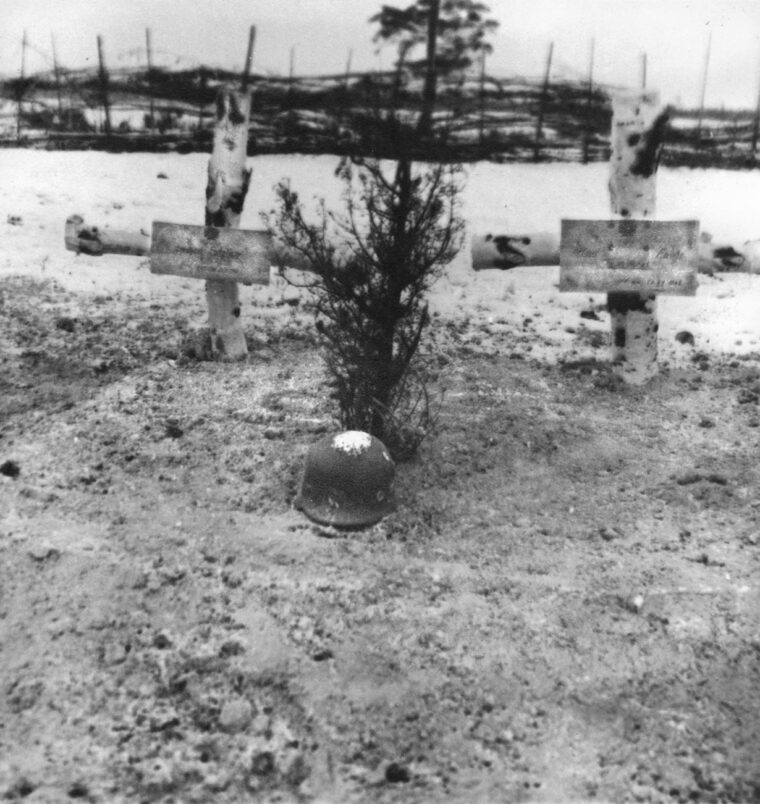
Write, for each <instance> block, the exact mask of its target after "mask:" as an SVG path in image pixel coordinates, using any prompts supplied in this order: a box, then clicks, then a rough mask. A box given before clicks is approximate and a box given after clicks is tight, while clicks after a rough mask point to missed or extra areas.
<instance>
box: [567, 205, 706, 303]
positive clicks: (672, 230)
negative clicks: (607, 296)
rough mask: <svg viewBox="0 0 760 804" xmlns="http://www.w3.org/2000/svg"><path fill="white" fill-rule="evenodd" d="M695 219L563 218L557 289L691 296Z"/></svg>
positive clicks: (694, 284)
mask: <svg viewBox="0 0 760 804" xmlns="http://www.w3.org/2000/svg"><path fill="white" fill-rule="evenodd" d="M698 240H699V222H698V221H647V220H607V221H605V220H601V221H596V220H594V221H589V220H563V221H562V239H561V241H560V251H559V263H560V274H559V289H560V290H561V291H583V292H589V293H594V292H597V293H607V292H628V291H630V292H642V293H647V292H649V293H662V294H670V295H677V296H693V295H694V294H695V293H696V291H697V244H698Z"/></svg>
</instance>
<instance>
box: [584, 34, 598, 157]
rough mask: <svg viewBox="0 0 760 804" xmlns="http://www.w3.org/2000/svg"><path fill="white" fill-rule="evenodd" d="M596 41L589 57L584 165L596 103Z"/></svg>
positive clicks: (592, 45) (592, 44)
mask: <svg viewBox="0 0 760 804" xmlns="http://www.w3.org/2000/svg"><path fill="white" fill-rule="evenodd" d="M595 44H596V43H595V41H594V39H593V38H592V39H591V49H590V52H589V57H588V90H587V93H586V133H585V136H584V137H583V164H584V165H585V164H587V163H588V156H589V154H588V151H589V145H590V144H591V109H592V105H593V102H594V46H595Z"/></svg>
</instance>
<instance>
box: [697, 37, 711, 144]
mask: <svg viewBox="0 0 760 804" xmlns="http://www.w3.org/2000/svg"><path fill="white" fill-rule="evenodd" d="M711 46H712V31H710V33H709V34H708V36H707V50H706V51H705V67H704V70H703V72H702V92H701V94H700V98H699V118H698V120H697V145H699V143H700V142H701V141H702V116H703V115H704V113H705V93H706V91H707V70H708V68H709V66H710V47H711Z"/></svg>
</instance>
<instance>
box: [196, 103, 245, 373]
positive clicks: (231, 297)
mask: <svg viewBox="0 0 760 804" xmlns="http://www.w3.org/2000/svg"><path fill="white" fill-rule="evenodd" d="M249 115H250V96H249V95H247V94H245V95H243V94H241V93H238V92H236V91H235V90H233V89H230V88H222V89H221V90H220V91H219V94H218V95H217V99H216V126H215V129H214V147H213V151H212V153H211V159H210V160H209V163H208V184H207V186H206V226H218V227H226V226H230V227H238V226H239V225H240V216H241V213H242V211H243V205H244V204H245V197H246V194H247V193H248V184H249V182H250V179H251V171H250V170H247V169H246V167H245V160H246V156H247V152H248V118H249ZM206 301H207V303H208V316H209V328H210V330H211V351H212V355H213V356H214V357H215V358H216V359H219V360H243V359H244V358H245V357H246V356H247V355H248V346H247V344H246V341H245V334H244V332H243V325H242V321H241V318H240V292H239V288H238V284H237V282H229V281H225V280H218V279H207V280H206Z"/></svg>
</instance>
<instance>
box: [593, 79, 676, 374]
mask: <svg viewBox="0 0 760 804" xmlns="http://www.w3.org/2000/svg"><path fill="white" fill-rule="evenodd" d="M667 119H668V116H667V112H666V111H665V110H663V108H662V107H661V106H660V102H659V96H658V94H657V93H656V92H636V93H634V94H630V95H620V96H618V97H615V98H613V104H612V157H611V161H610V205H611V207H612V213H613V215H618V216H619V217H621V218H637V219H643V218H654V217H655V207H656V189H657V188H656V183H657V167H658V165H659V160H660V153H661V151H662V142H663V137H664V133H665V126H666V124H667ZM607 308H608V309H609V312H610V323H611V327H612V364H613V368H614V370H615V372H616V373H617V374H618V375H619V376H620V377H622V378H623V380H625V382H627V383H630V384H631V385H643V384H644V383H646V382H647V381H649V380H650V379H652V378H653V377H654V376H655V375H656V374H657V327H658V324H657V297H656V295H655V294H654V293H651V294H648V293H609V294H607Z"/></svg>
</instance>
